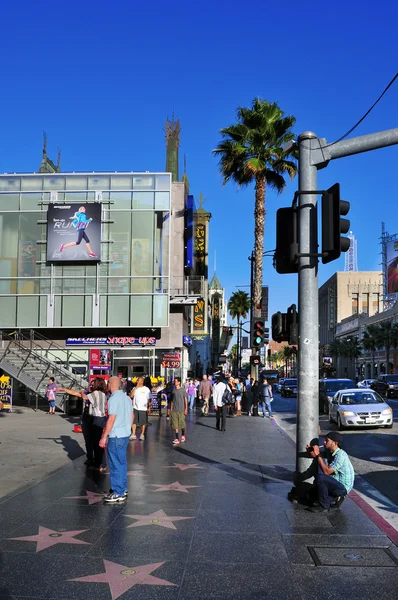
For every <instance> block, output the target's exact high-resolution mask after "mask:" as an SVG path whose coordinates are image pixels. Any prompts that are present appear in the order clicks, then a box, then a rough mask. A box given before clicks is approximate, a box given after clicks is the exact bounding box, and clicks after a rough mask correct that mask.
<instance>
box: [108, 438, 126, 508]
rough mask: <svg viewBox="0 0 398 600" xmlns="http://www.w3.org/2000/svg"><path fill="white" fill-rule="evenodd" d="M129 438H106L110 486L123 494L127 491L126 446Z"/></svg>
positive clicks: (117, 492) (119, 494)
mask: <svg viewBox="0 0 398 600" xmlns="http://www.w3.org/2000/svg"><path fill="white" fill-rule="evenodd" d="M128 445H129V438H128V437H124V438H116V437H111V438H109V440H108V465H109V471H110V478H111V488H112V490H113V491H114V492H115V494H118V496H123V494H124V492H127V447H128Z"/></svg>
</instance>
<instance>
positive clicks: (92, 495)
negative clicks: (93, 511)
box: [65, 490, 106, 504]
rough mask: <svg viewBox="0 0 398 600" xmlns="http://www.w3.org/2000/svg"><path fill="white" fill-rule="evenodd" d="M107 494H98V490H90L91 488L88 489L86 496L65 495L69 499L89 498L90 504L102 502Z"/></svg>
mask: <svg viewBox="0 0 398 600" xmlns="http://www.w3.org/2000/svg"><path fill="white" fill-rule="evenodd" d="M105 496H106V494H103V493H101V494H98V493H97V492H90V490H86V496H65V498H67V499H71V500H72V499H74V500H88V503H89V504H96V503H97V502H101V500H103V499H104V498H105Z"/></svg>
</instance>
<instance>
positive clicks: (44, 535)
mask: <svg viewBox="0 0 398 600" xmlns="http://www.w3.org/2000/svg"><path fill="white" fill-rule="evenodd" d="M85 531H88V530H87V529H80V530H78V531H64V532H62V533H61V532H60V531H56V530H53V529H47V527H42V526H41V525H39V533H38V534H37V535H27V536H25V537H18V538H8V539H9V540H19V541H20V542H37V546H36V552H41V550H45V549H46V548H50V546H55V544H88V545H90V542H83V541H82V540H76V539H75V537H74V536H75V535H79V533H84V532H85Z"/></svg>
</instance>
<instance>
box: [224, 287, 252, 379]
mask: <svg viewBox="0 0 398 600" xmlns="http://www.w3.org/2000/svg"><path fill="white" fill-rule="evenodd" d="M227 308H228V310H229V314H230V315H231V317H232V318H233V319H236V320H237V322H238V335H237V340H238V370H239V367H240V357H241V350H242V344H241V337H242V336H241V333H242V332H241V323H240V320H241V318H242V317H243V318H244V319H246V317H247V313H248V312H249V310H250V298H249V295H248V293H247V292H244V291H243V290H238V291H237V292H234V293H233V294H232V296H231V297H230V299H229V301H228V304H227Z"/></svg>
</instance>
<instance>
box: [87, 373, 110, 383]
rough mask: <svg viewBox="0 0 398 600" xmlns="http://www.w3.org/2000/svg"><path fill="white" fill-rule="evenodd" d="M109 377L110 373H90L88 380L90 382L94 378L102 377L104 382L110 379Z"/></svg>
mask: <svg viewBox="0 0 398 600" xmlns="http://www.w3.org/2000/svg"><path fill="white" fill-rule="evenodd" d="M110 377H111V376H110V375H90V377H89V382H90V383H91V382H92V381H94V379H103V380H104V381H105V382H107V381H108V380H109V379H110Z"/></svg>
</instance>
